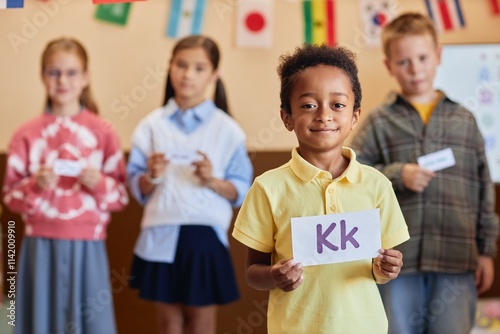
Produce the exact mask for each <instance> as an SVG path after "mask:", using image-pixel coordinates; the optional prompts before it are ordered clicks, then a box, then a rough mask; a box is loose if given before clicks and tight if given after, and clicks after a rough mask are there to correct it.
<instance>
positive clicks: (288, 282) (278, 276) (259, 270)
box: [247, 248, 303, 292]
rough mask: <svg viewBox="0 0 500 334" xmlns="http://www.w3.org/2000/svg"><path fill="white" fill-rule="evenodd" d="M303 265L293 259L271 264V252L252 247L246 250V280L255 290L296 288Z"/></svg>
mask: <svg viewBox="0 0 500 334" xmlns="http://www.w3.org/2000/svg"><path fill="white" fill-rule="evenodd" d="M302 272H303V267H302V264H301V263H300V262H299V263H297V262H295V261H293V259H288V260H281V261H279V262H278V263H276V264H275V265H273V266H271V253H262V252H259V251H256V250H254V249H252V248H248V252H247V282H248V284H249V285H250V286H251V287H253V288H255V289H257V290H272V289H275V288H279V289H281V290H283V291H285V292H289V291H293V290H295V289H297V288H298V287H299V286H300V284H301V283H302V280H303V277H302Z"/></svg>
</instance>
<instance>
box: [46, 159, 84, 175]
mask: <svg viewBox="0 0 500 334" xmlns="http://www.w3.org/2000/svg"><path fill="white" fill-rule="evenodd" d="M53 170H54V173H55V174H56V175H61V176H78V175H80V173H81V172H82V164H81V163H80V161H76V160H66V159H57V160H56V161H54V166H53Z"/></svg>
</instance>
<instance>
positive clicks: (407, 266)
mask: <svg viewBox="0 0 500 334" xmlns="http://www.w3.org/2000/svg"><path fill="white" fill-rule="evenodd" d="M440 94H441V95H442V97H441V99H440V100H439V102H438V104H437V105H436V107H435V109H434V111H433V113H432V115H431V118H430V120H429V123H428V124H427V126H426V125H424V123H423V122H422V120H421V118H420V115H419V114H418V112H417V111H416V110H415V108H414V107H413V106H412V105H411V104H410V103H409V102H408V101H406V100H405V99H404V98H403V97H401V96H400V95H398V94H396V93H391V94H389V96H388V98H387V100H386V102H385V103H384V104H382V105H381V106H380V107H378V108H376V109H375V110H374V111H373V112H372V113H370V114H369V115H368V116H367V118H366V120H365V121H364V123H363V124H362V125H361V128H360V130H359V132H358V133H357V134H356V137H355V138H354V140H353V143H352V148H353V149H354V150H355V151H356V154H357V156H358V160H359V161H360V162H361V163H365V164H368V165H371V166H374V167H375V168H377V169H379V170H380V171H381V172H382V173H384V174H385V175H386V176H387V177H388V178H389V179H390V180H391V181H392V184H393V187H394V190H395V192H396V195H397V197H398V200H399V204H400V206H401V209H402V211H403V214H404V216H405V219H406V223H407V224H408V227H409V231H410V240H409V241H407V242H405V243H403V244H402V245H400V246H398V247H396V248H397V249H399V250H400V251H401V252H402V253H403V254H404V266H403V268H402V273H413V272H422V271H427V272H445V273H460V272H466V271H472V270H475V269H476V266H477V257H478V255H479V254H481V255H489V256H493V257H494V256H495V255H496V252H497V248H496V242H497V237H498V230H499V228H498V217H497V215H496V213H495V187H494V184H493V182H492V181H491V178H490V174H489V170H488V165H487V161H486V155H485V148H484V141H483V138H482V136H481V133H480V132H479V129H478V127H477V124H476V121H475V118H474V116H473V115H472V113H470V112H469V111H468V110H467V109H465V108H464V107H463V106H461V105H459V104H457V103H455V102H453V101H451V100H450V99H449V98H447V97H446V96H445V95H444V93H442V92H440ZM445 148H451V149H452V150H453V154H454V156H455V160H456V165H454V166H452V167H449V168H446V169H443V170H440V171H438V172H436V174H437V176H436V177H435V178H434V179H432V180H431V181H430V183H429V185H428V187H427V188H426V189H425V191H424V192H422V193H416V192H413V191H410V190H408V189H406V188H405V187H404V186H403V182H402V178H401V169H402V167H403V164H405V163H417V158H418V157H419V156H422V155H425V154H428V153H432V152H435V151H438V150H442V149H445Z"/></svg>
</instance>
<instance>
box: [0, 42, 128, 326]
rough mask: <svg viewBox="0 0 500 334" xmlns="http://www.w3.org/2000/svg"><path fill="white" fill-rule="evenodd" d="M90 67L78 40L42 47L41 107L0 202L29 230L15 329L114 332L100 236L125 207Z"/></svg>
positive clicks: (18, 142) (17, 140) (118, 161)
mask: <svg viewBox="0 0 500 334" xmlns="http://www.w3.org/2000/svg"><path fill="white" fill-rule="evenodd" d="M87 62H88V59H87V53H86V51H85V49H84V48H83V46H82V45H81V44H80V43H79V42H78V41H76V40H74V39H71V38H60V39H56V40H53V41H51V42H50V43H48V45H47V46H46V48H45V51H44V52H43V55H42V69H41V70H42V73H41V74H42V81H43V84H44V86H45V89H46V92H47V101H46V106H45V111H44V112H43V114H41V115H40V116H38V117H36V118H35V119H33V120H30V121H28V122H27V123H25V124H24V125H23V126H21V127H20V128H19V129H18V130H17V131H16V132H15V133H14V135H13V137H12V139H11V141H10V145H9V150H8V161H7V168H6V174H5V180H4V189H3V200H4V203H5V204H6V205H7V206H8V208H9V209H10V210H12V211H13V212H17V213H20V214H21V215H22V218H23V220H24V225H25V229H24V238H23V240H22V245H21V251H20V258H19V263H18V268H17V271H18V275H17V282H16V293H17V294H16V298H15V305H16V326H15V327H14V333H69V332H71V333H88V334H91V333H92V334H93V333H106V334H112V333H116V325H115V319H114V310H113V298H112V291H111V286H110V283H109V266H108V260H107V253H106V245H105V239H106V227H107V224H108V223H109V221H110V211H116V210H121V209H123V208H124V207H125V206H126V205H127V203H128V195H127V192H126V188H125V162H124V159H123V154H122V151H121V146H120V143H119V140H118V137H117V136H116V134H115V132H114V130H113V129H112V127H111V126H110V125H109V124H108V123H107V122H106V121H104V120H103V119H101V118H100V117H99V116H98V115H97V106H96V103H95V101H94V100H93V98H92V95H91V93H90V88H89V83H90V78H89V71H88V64H87Z"/></svg>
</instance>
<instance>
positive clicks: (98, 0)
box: [92, 0, 147, 5]
mask: <svg viewBox="0 0 500 334" xmlns="http://www.w3.org/2000/svg"><path fill="white" fill-rule="evenodd" d="M138 1H147V0H92V3H93V4H94V5H98V4H106V3H121V2H138Z"/></svg>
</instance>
